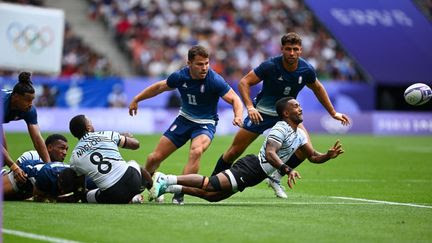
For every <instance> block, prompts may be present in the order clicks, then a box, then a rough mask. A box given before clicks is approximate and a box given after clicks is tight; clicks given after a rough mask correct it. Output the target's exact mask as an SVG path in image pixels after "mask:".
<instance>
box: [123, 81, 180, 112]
mask: <svg viewBox="0 0 432 243" xmlns="http://www.w3.org/2000/svg"><path fill="white" fill-rule="evenodd" d="M168 90H173V89H172V88H170V87H168V85H167V81H166V79H165V80H162V81H159V82H156V83H154V84H152V85H150V86H149V87H147V88H145V89H144V90H143V91H141V92H140V93H139V94H137V95H136V96H135V97H134V98H133V99H132V101H131V103H130V104H129V115H131V116H134V115H136V114H137V112H138V103H139V102H140V101H142V100H145V99H148V98H151V97H154V96H156V95H158V94H160V93H162V92H164V91H168Z"/></svg>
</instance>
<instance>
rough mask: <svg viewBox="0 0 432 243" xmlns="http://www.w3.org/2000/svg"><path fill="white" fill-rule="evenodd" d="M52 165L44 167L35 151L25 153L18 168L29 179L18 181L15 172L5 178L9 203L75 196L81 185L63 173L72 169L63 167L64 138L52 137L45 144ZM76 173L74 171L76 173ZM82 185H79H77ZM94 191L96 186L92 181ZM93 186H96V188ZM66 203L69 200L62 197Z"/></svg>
mask: <svg viewBox="0 0 432 243" xmlns="http://www.w3.org/2000/svg"><path fill="white" fill-rule="evenodd" d="M45 145H46V147H47V150H48V154H49V156H50V160H51V161H57V162H52V163H44V162H43V161H42V159H41V158H40V157H39V154H38V153H37V152H36V151H35V150H31V151H27V152H24V153H23V154H22V155H21V156H20V157H19V158H18V159H17V165H18V166H19V167H20V169H21V170H22V171H24V173H26V175H27V178H28V179H27V181H26V182H25V183H22V182H19V181H17V180H16V179H15V178H16V174H15V172H14V171H12V170H11V171H10V172H9V173H8V174H6V175H3V195H4V199H5V200H24V199H27V198H30V197H32V196H33V197H34V199H35V200H38V201H43V200H45V199H51V200H52V199H54V200H55V199H56V197H57V196H59V195H62V194H64V193H69V192H73V189H74V188H78V187H79V186H80V184H82V183H83V181H82V183H79V180H82V178H81V179H79V178H77V176H76V175H75V176H74V175H73V174H71V172H70V171H69V172H68V171H65V172H62V171H63V170H65V169H67V168H69V165H66V164H63V163H61V162H63V161H64V159H65V157H66V154H67V150H68V143H67V139H66V137H64V136H63V135H61V134H52V135H50V136H48V137H47V139H46V140H45ZM72 172H73V171H72ZM77 183H78V184H77ZM88 185H89V187H90V188H94V183H92V182H91V181H88ZM92 185H93V186H92ZM62 199H65V198H64V197H62Z"/></svg>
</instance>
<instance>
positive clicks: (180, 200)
mask: <svg viewBox="0 0 432 243" xmlns="http://www.w3.org/2000/svg"><path fill="white" fill-rule="evenodd" d="M172 203H173V204H177V205H183V204H184V194H183V193H176V194H174V196H173V198H172Z"/></svg>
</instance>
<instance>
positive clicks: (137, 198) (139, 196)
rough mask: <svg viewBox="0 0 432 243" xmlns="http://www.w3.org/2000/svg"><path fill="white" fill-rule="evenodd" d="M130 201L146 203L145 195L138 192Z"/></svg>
mask: <svg viewBox="0 0 432 243" xmlns="http://www.w3.org/2000/svg"><path fill="white" fill-rule="evenodd" d="M130 202H131V203H138V204H141V203H144V196H143V195H142V194H137V195H135V196H134V197H133V198H132V200H131V201H130Z"/></svg>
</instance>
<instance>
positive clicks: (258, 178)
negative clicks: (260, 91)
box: [151, 97, 344, 202]
mask: <svg viewBox="0 0 432 243" xmlns="http://www.w3.org/2000/svg"><path fill="white" fill-rule="evenodd" d="M276 111H277V113H278V115H279V117H280V118H281V121H279V122H277V123H276V124H275V125H274V126H273V127H272V128H271V130H270V132H269V134H268V135H267V137H266V139H265V141H264V144H263V145H262V147H261V150H260V152H259V154H258V156H256V155H247V156H245V157H243V158H241V159H239V160H238V161H237V162H236V163H234V164H233V166H232V167H231V168H230V169H227V170H225V171H222V172H220V173H218V174H216V175H214V176H211V177H210V178H208V177H206V176H202V175H197V174H191V175H181V176H175V175H164V174H162V173H160V172H157V174H156V175H155V181H154V187H153V188H152V189H151V197H153V198H156V197H158V196H160V195H162V194H164V193H167V192H169V193H179V192H182V193H184V194H188V195H192V196H196V197H200V198H203V199H205V200H207V201H211V202H216V201H220V200H223V199H226V198H228V197H230V196H231V195H233V194H234V193H236V192H237V191H243V190H244V189H245V188H246V187H252V186H255V185H257V184H258V183H260V182H262V181H263V180H264V179H266V178H268V177H270V176H271V175H272V173H273V172H274V171H276V170H278V171H279V172H280V173H281V174H282V175H285V174H287V175H288V186H289V187H290V188H292V187H293V185H294V184H295V182H296V178H300V174H299V173H298V172H297V171H295V170H293V169H292V168H290V167H289V166H288V165H287V164H286V162H287V161H288V159H289V158H290V157H291V156H292V155H293V154H294V152H295V151H296V150H297V149H300V150H301V151H302V152H303V153H304V154H305V155H306V156H307V158H308V159H309V160H310V161H311V162H313V163H324V162H326V161H327V160H329V159H334V158H336V157H338V156H339V155H340V154H342V153H343V152H344V151H343V149H342V145H341V144H340V143H339V141H336V143H335V145H333V146H332V147H331V148H330V149H329V150H328V151H327V153H325V154H322V153H319V152H318V151H316V150H314V149H313V148H312V146H311V145H310V143H308V142H307V135H306V134H305V132H304V131H303V130H302V129H298V126H299V124H300V123H302V122H303V114H302V108H301V106H300V104H299V103H298V102H297V100H295V99H294V98H293V97H285V98H282V99H280V100H279V101H277V102H276Z"/></svg>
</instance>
